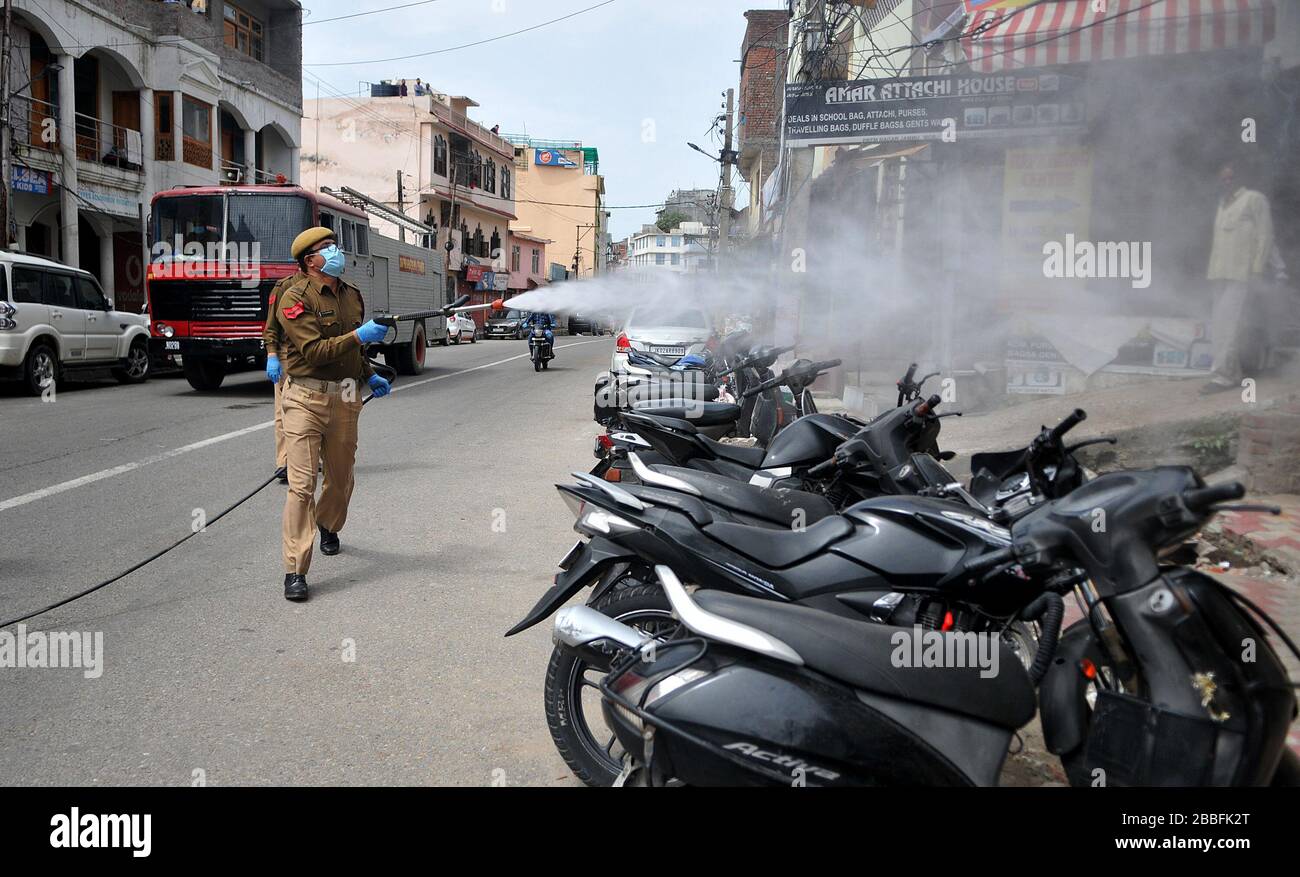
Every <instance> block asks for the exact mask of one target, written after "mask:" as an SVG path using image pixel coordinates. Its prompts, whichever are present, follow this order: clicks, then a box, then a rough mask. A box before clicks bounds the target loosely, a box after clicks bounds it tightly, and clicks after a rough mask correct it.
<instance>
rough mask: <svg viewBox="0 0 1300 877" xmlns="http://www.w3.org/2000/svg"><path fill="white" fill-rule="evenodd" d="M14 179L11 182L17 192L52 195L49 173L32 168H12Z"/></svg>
mask: <svg viewBox="0 0 1300 877" xmlns="http://www.w3.org/2000/svg"><path fill="white" fill-rule="evenodd" d="M12 171H13V175H12V176H13V179H12V180H11V181H10V182H11V183H12V185H13V190H14V191H15V192H31V193H32V194H33V195H48V194H50V175H49V172H48V171H41V170H36V169H35V168H30V167H19V166H17V165H15V166H14V167H13V168H12Z"/></svg>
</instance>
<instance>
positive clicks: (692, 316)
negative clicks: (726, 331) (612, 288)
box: [609, 306, 713, 375]
mask: <svg viewBox="0 0 1300 877" xmlns="http://www.w3.org/2000/svg"><path fill="white" fill-rule="evenodd" d="M712 334H713V321H712V320H710V319H709V315H708V314H706V313H705V312H704V311H702V310H700V309H699V308H689V307H671V306H667V307H665V306H658V307H655V306H645V307H639V308H635V309H633V311H632V313H631V314H629V315H628V318H627V322H626V323H624V324H623V330H622V331H621V332H619V333H618V337H617V338H616V339H615V341H614V356H613V359H612V360H611V362H610V366H609V370H610V372H612V373H613V374H616V375H617V374H633V375H635V374H649V372H648V371H647V370H646V369H642V368H637V367H636V366H629V365H628V364H627V355H628V353H629V352H631V351H633V350H639V351H641V352H643V353H647V354H649V355H650V356H651V357H652V358H653V359H655V360H658V361H659V362H661V363H663V364H664V365H672V364H673V363H675V362H676V361H677V360H679V359H681V358H682V357H683V356H685V355H686V354H688V353H703V352H704V348H705V345H706V344H707V343H708V340H709V336H710V335H712Z"/></svg>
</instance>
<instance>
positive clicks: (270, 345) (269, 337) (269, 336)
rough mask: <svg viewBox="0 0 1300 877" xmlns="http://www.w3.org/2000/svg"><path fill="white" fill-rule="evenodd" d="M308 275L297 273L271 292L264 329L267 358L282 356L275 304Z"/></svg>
mask: <svg viewBox="0 0 1300 877" xmlns="http://www.w3.org/2000/svg"><path fill="white" fill-rule="evenodd" d="M306 277H307V275H306V274H303V273H302V272H301V271H295V272H293V273H292V274H290V275H289V276H288V277H285V278H283V279H282V280H280V282H279V283H277V284H276V285H275V288H274V289H272V290H271V295H270V297H269V298H268V299H267V302H266V326H265V327H263V329H262V345H263V346H264V347H265V348H266V355H267V356H279V355H280V324H279V323H278V322H277V321H276V319H275V303H276V302H277V301H278V300H279V298H280V293H282V292H284V290H285V288H286V287H288V286H291V285H292V284H294V283H297V282H298V281H299V280H305V279H306Z"/></svg>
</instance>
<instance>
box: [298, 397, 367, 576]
mask: <svg viewBox="0 0 1300 877" xmlns="http://www.w3.org/2000/svg"><path fill="white" fill-rule="evenodd" d="M284 383H285V387H284V390H283V391H282V397H283V403H282V407H283V408H284V415H283V420H284V443H285V453H286V459H287V461H288V462H287V465H288V467H289V491H288V495H287V496H285V500H284V526H283V539H284V571H285V572H286V573H302V574H304V575H305V574H306V573H307V570H308V569H309V568H310V567H311V554H312V546H313V545H314V544H315V541H316V527H317V525H320V526H322V527H324V528H325V529H326V530H331V531H333V532H335V533H337V532H338V531H339V530H342V529H343V524H344V523H345V522H346V521H347V517H348V501H349V500H350V499H351V498H352V485H353V479H352V466H353V463H354V462H355V461H356V454H357V420H358V418H359V417H360V414H361V400H360V399H359V398H356V396H357V394H356V393H355V391H354V392H352V393H350V394H349V399H350V400H354V401H349V400H345V399H344V397H343V393H342V392H323V391H321V390H317V389H312V388H309V387H308V386H306V385H304V384H302V383H296V382H295V381H294V379H293V378H291V377H289V378H286V379H285V382H284ZM336 387H337V385H336ZM317 461H320V462H321V463H322V465H323V468H324V481H323V483H322V485H321V494H320V499H319V500H317V499H316V498H315V495H316V464H317Z"/></svg>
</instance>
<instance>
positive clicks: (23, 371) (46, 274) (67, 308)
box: [0, 252, 149, 395]
mask: <svg viewBox="0 0 1300 877" xmlns="http://www.w3.org/2000/svg"><path fill="white" fill-rule="evenodd" d="M89 368H111V369H112V370H113V375H114V376H115V377H116V378H117V379H118V380H119V381H121V382H122V383H127V384H134V383H139V382H141V381H143V380H145V379H146V378H148V377H149V318H148V317H147V316H145V315H144V314H130V313H127V312H125V311H117V310H114V309H113V302H112V300H111V299H110V298H109V297H108V296H106V295H105V294H104V291H103V290H102V289H100V286H99V281H97V280H96V279H95V277H94V275H93V274H91V273H90V272H89V271H83V270H81V269H79V268H69V267H68V266H67V265H64V264H62V263H60V262H55V261H53V260H51V259H44V258H41V257H39V256H29V255H27V254H25V253H12V252H0V377H8V378H18V379H20V380H22V381H23V382H24V383H25V384H26V386H27V390H28V392H30V393H32V394H33V395H40V393H41V391H42V390H43V389H44V388H45V387H46V386H48V385H49V383H50V382H51V381H57V380H58V379H59V377H60V375H61V374H63V373H64V372H65V371H70V370H75V369H89Z"/></svg>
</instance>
